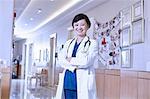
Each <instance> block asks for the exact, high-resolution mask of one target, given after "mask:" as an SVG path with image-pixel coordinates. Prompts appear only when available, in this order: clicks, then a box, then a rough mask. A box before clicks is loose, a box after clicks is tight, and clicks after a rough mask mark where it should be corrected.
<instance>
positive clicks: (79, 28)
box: [73, 19, 89, 37]
mask: <svg viewBox="0 0 150 99" xmlns="http://www.w3.org/2000/svg"><path fill="white" fill-rule="evenodd" d="M73 27H74V31H75V32H76V33H77V36H81V37H84V36H86V32H87V30H88V29H89V27H88V24H87V23H86V21H85V19H82V20H79V21H77V22H75V23H74V24H73Z"/></svg>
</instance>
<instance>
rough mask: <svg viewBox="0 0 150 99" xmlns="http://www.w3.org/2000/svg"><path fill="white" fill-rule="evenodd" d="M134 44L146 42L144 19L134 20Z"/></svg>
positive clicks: (132, 36)
mask: <svg viewBox="0 0 150 99" xmlns="http://www.w3.org/2000/svg"><path fill="white" fill-rule="evenodd" d="M131 39H132V44H137V43H142V42H144V19H140V20H137V21H134V22H132V33H131Z"/></svg>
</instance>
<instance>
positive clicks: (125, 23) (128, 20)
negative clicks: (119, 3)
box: [121, 7, 131, 28]
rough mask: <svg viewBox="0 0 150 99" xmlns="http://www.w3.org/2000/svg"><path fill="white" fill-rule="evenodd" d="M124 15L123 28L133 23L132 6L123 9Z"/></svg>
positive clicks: (122, 13)
mask: <svg viewBox="0 0 150 99" xmlns="http://www.w3.org/2000/svg"><path fill="white" fill-rule="evenodd" d="M121 15H122V28H124V27H128V26H130V25H131V7H128V8H126V9H123V10H122V11H121Z"/></svg>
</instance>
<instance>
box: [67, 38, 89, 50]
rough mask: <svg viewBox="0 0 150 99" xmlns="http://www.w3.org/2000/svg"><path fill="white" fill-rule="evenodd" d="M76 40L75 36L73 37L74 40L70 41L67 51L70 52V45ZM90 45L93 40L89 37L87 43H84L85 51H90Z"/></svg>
mask: <svg viewBox="0 0 150 99" xmlns="http://www.w3.org/2000/svg"><path fill="white" fill-rule="evenodd" d="M74 40H75V38H74V39H72V41H71V42H70V43H69V45H68V49H67V53H68V51H69V48H70V45H71V44H72V42H73V41H74ZM87 44H88V46H86V45H87ZM90 45H91V41H90V38H89V37H88V40H87V41H86V42H85V44H84V50H83V52H84V53H85V52H87V51H88V49H89V47H90Z"/></svg>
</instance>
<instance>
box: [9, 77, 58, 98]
mask: <svg viewBox="0 0 150 99" xmlns="http://www.w3.org/2000/svg"><path fill="white" fill-rule="evenodd" d="M54 95H55V90H54V89H51V88H48V87H41V86H37V87H35V85H34V84H32V85H27V84H26V83H25V81H24V80H18V79H13V80H12V82H11V92H10V99H54Z"/></svg>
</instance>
